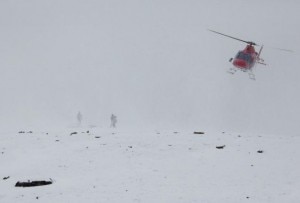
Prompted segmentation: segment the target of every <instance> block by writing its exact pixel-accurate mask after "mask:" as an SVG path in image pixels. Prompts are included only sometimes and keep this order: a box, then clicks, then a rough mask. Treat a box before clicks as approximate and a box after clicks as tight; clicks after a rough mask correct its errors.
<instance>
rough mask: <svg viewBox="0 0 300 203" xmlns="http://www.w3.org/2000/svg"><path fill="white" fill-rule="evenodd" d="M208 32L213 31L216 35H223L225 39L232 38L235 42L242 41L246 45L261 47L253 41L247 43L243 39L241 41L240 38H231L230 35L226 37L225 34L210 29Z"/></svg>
mask: <svg viewBox="0 0 300 203" xmlns="http://www.w3.org/2000/svg"><path fill="white" fill-rule="evenodd" d="M208 30H209V31H211V32H214V33H216V34H219V35H223V36H225V37H229V38H231V39H235V40H238V41H241V42H245V43H247V44H250V45H253V46H259V45H258V44H256V43H254V42H251V41H245V40H242V39H239V38H236V37H232V36H229V35H225V34H223V33H220V32H217V31H214V30H210V29H208Z"/></svg>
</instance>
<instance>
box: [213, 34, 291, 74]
mask: <svg viewBox="0 0 300 203" xmlns="http://www.w3.org/2000/svg"><path fill="white" fill-rule="evenodd" d="M209 31H211V32H213V33H216V34H219V35H223V36H225V37H229V38H231V39H234V40H238V41H241V42H244V43H246V44H247V46H246V47H245V48H244V50H240V51H238V53H237V54H236V56H235V57H234V58H230V59H229V62H232V64H233V66H234V67H232V68H230V69H229V71H228V73H231V74H234V73H235V72H236V71H237V70H241V71H243V72H248V74H249V78H250V79H252V80H255V75H254V73H253V68H254V67H255V65H256V64H261V65H267V64H266V63H265V62H264V60H263V59H262V58H261V57H260V55H261V52H262V50H263V47H264V46H263V45H261V46H260V45H258V44H256V43H255V42H252V41H246V40H242V39H239V38H236V37H232V36H229V35H226V34H223V33H220V32H217V31H214V30H209ZM254 46H260V49H259V52H256V51H255V48H254ZM277 49H279V48H277ZM279 50H281V51H288V52H293V51H291V50H287V49H279Z"/></svg>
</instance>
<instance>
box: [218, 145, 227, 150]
mask: <svg viewBox="0 0 300 203" xmlns="http://www.w3.org/2000/svg"><path fill="white" fill-rule="evenodd" d="M224 147H225V145H222V146H216V148H217V149H223V148H224Z"/></svg>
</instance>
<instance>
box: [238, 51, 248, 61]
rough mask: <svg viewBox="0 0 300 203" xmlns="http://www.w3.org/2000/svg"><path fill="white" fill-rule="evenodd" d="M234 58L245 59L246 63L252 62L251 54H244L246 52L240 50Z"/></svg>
mask: <svg viewBox="0 0 300 203" xmlns="http://www.w3.org/2000/svg"><path fill="white" fill-rule="evenodd" d="M236 58H237V59H241V60H244V61H247V62H248V63H251V62H252V58H251V55H250V54H246V53H244V52H242V51H240V52H238V54H237V55H236Z"/></svg>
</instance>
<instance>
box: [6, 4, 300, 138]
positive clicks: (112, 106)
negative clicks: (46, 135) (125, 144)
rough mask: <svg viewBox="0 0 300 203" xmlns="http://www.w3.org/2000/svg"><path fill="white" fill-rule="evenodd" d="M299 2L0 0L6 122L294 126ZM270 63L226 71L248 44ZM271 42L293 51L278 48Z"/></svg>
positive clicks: (266, 129) (264, 129)
mask: <svg viewBox="0 0 300 203" xmlns="http://www.w3.org/2000/svg"><path fill="white" fill-rule="evenodd" d="M299 8H300V2H299V1H296V0H287V1H280V0H278V1H272V2H270V1H258V0H252V1H242V0H230V1H226V2H225V1H221V0H202V1H195V0H184V1H183V0H172V1H171V0H152V1H140V0H128V1H122V0H101V1H96V0H85V1H83V0H64V1H59V0H52V1H45V0H27V1H22V0H13V1H1V2H0V27H1V32H0V43H1V46H0V57H1V58H0V59H1V60H0V68H1V74H0V92H1V100H0V102H1V103H0V128H3V129H4V128H5V129H6V128H8V129H9V128H13V127H14V128H18V129H19V128H30V127H45V128H47V127H50V126H51V127H53V126H73V125H75V124H76V114H77V113H78V111H81V113H82V115H83V124H84V125H86V126H88V125H97V126H100V127H107V126H109V118H110V115H111V114H112V113H114V114H116V115H117V116H118V127H119V128H139V129H145V128H150V129H161V128H171V129H174V130H177V129H191V130H194V129H204V130H205V129H216V130H222V131H226V130H230V131H235V132H252V133H281V134H282V133H297V132H298V131H299V115H300V108H299V103H300V95H299V87H300V83H299V73H300V70H299V66H298V64H299V57H298V52H297V51H298V50H297V49H298V47H299V45H300V39H299V36H300V30H299V29H300V23H299V14H298V13H299V12H298V10H299ZM207 29H214V30H217V31H219V32H223V33H225V34H228V35H233V36H235V37H238V38H242V39H245V40H251V41H254V42H256V43H258V44H264V45H265V46H266V48H265V49H264V50H263V52H262V57H263V58H264V59H265V61H266V63H267V64H268V66H266V67H264V66H257V67H256V68H255V75H256V81H252V80H250V79H249V78H248V75H247V74H245V73H241V72H237V73H236V74H235V75H230V74H228V73H227V72H226V71H227V70H228V69H229V68H230V67H231V66H232V65H231V64H230V63H229V62H228V60H229V58H231V57H233V56H234V55H235V54H236V52H237V51H238V50H241V49H243V48H244V47H245V44H243V43H241V42H238V41H234V40H232V39H229V38H225V37H222V36H220V35H216V34H214V33H211V32H209V31H208V30H207ZM272 47H281V48H287V49H292V50H294V51H295V52H294V53H292V54H291V53H287V52H281V51H278V50H275V49H272Z"/></svg>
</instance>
